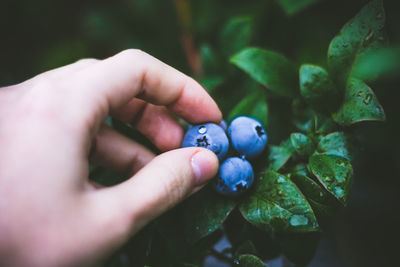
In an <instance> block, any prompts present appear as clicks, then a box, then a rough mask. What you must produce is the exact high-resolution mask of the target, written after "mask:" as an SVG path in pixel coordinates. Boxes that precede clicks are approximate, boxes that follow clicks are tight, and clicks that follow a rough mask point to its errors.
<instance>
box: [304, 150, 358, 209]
mask: <svg viewBox="0 0 400 267" xmlns="http://www.w3.org/2000/svg"><path fill="white" fill-rule="evenodd" d="M308 168H309V169H310V171H311V172H312V173H313V174H314V175H315V177H317V179H318V180H319V181H320V182H321V184H322V185H323V186H324V187H325V188H326V189H327V190H328V192H329V193H331V194H332V195H333V196H334V197H335V198H336V199H338V200H339V201H340V203H342V204H343V205H346V202H347V197H348V195H349V190H350V188H351V184H352V180H353V168H352V166H351V163H350V162H349V161H348V160H346V159H344V158H339V157H334V156H329V155H316V154H315V155H313V156H311V158H310V161H309V164H308Z"/></svg>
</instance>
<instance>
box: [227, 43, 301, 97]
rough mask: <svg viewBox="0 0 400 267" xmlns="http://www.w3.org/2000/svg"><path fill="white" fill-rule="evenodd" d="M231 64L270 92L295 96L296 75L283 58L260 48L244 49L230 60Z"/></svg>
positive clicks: (288, 62)
mask: <svg viewBox="0 0 400 267" xmlns="http://www.w3.org/2000/svg"><path fill="white" fill-rule="evenodd" d="M230 61H231V63H233V64H235V65H236V66H237V67H238V68H240V69H241V70H243V71H244V72H246V73H247V74H249V75H250V77H252V78H253V79H254V80H256V81H257V82H259V83H261V84H262V85H264V86H265V87H267V88H268V89H270V90H271V91H273V92H275V93H277V94H279V95H282V96H295V95H296V94H297V88H298V77H297V76H298V75H297V73H296V68H295V66H294V65H293V63H292V62H290V61H289V60H288V59H286V58H285V57H284V56H282V55H280V54H278V53H276V52H273V51H269V50H264V49H260V48H254V47H250V48H245V49H243V50H241V51H240V52H238V53H237V54H235V55H234V56H232V57H231V58H230Z"/></svg>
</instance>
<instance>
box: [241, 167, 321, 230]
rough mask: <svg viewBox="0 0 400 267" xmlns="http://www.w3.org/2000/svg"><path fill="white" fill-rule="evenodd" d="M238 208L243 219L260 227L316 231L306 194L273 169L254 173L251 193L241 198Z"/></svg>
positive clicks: (315, 223) (263, 228)
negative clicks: (255, 177)
mask: <svg viewBox="0 0 400 267" xmlns="http://www.w3.org/2000/svg"><path fill="white" fill-rule="evenodd" d="M239 209H240V212H241V213H242V214H243V216H244V217H245V218H246V220H248V221H249V222H250V223H252V224H254V225H256V226H257V227H259V228H260V229H262V230H264V231H269V232H312V231H318V223H317V220H316V218H315V216H314V213H313V211H312V209H311V207H310V205H309V204H308V202H307V200H306V198H305V197H304V196H303V194H302V193H301V192H300V191H299V189H298V188H297V186H296V185H295V184H294V183H293V182H292V181H290V179H289V178H287V177H286V176H284V175H282V174H279V173H277V172H275V171H266V172H265V173H263V174H262V175H261V176H260V177H258V181H257V184H256V186H255V189H254V192H253V194H252V195H250V196H249V197H248V198H246V199H244V201H243V203H241V204H240V206H239Z"/></svg>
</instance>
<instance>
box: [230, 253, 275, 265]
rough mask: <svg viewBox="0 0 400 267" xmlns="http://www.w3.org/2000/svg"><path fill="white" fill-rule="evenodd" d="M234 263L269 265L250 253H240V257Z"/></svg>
mask: <svg viewBox="0 0 400 267" xmlns="http://www.w3.org/2000/svg"><path fill="white" fill-rule="evenodd" d="M234 264H235V266H239V267H268V265H266V264H264V263H263V261H262V260H260V259H259V258H257V257H256V256H253V255H250V254H243V255H240V256H239V258H237V259H236V260H235V261H234Z"/></svg>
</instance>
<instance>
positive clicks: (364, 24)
mask: <svg viewBox="0 0 400 267" xmlns="http://www.w3.org/2000/svg"><path fill="white" fill-rule="evenodd" d="M384 25H385V11H384V9H383V4H382V0H373V1H371V2H370V3H368V4H367V5H366V6H365V7H364V8H363V9H362V10H361V11H360V12H359V13H358V14H357V15H356V17H354V18H353V19H352V20H350V22H348V23H347V24H346V25H345V26H344V27H343V28H342V30H341V31H340V33H339V34H338V35H337V36H336V37H335V38H334V39H333V40H332V42H331V43H330V45H329V50H328V66H329V72H330V73H331V74H332V75H333V77H334V78H335V81H336V82H337V83H338V84H339V85H340V86H343V87H344V86H345V85H346V82H347V79H348V77H349V74H350V73H351V70H352V67H353V64H354V62H355V61H356V60H357V58H358V57H360V56H362V54H364V53H368V51H371V50H373V49H376V48H379V47H381V46H382V45H383V44H384V43H385V39H386V38H385V34H384V32H383V28H384Z"/></svg>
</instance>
